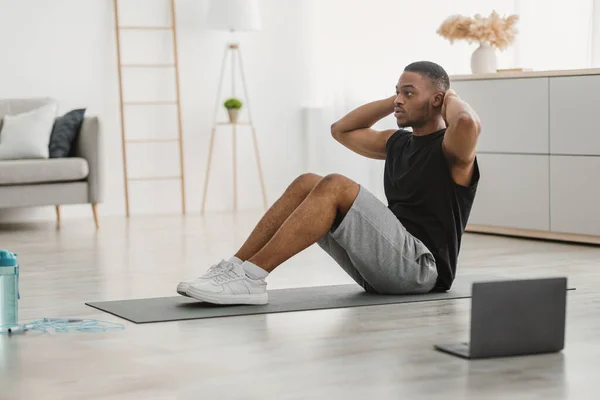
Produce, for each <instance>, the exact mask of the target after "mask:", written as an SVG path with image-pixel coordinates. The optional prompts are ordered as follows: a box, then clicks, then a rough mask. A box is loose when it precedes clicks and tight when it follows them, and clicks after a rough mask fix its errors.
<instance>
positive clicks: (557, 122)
mask: <svg viewBox="0 0 600 400" xmlns="http://www.w3.org/2000/svg"><path fill="white" fill-rule="evenodd" d="M451 86H452V88H453V89H454V90H456V92H457V93H458V94H459V95H460V96H461V97H462V98H463V99H464V100H466V101H467V102H468V103H469V104H471V105H472V106H473V108H474V109H475V110H476V111H477V113H478V114H479V116H480V117H481V120H482V133H481V136H480V139H479V143H478V147H477V152H478V162H479V166H480V170H481V182H480V184H479V189H478V193H477V197H476V199H475V203H474V205H473V210H472V212H471V216H470V218H469V225H468V226H467V231H471V232H486V233H498V234H507V235H514V236H523V237H536V238H545V239H556V240H565V241H575V242H587V243H597V244H600V123H599V122H598V121H599V120H600V69H590V70H572V71H540V72H537V71H536V72H511V73H496V74H485V75H462V76H453V77H451Z"/></svg>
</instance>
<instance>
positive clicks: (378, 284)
mask: <svg viewBox="0 0 600 400" xmlns="http://www.w3.org/2000/svg"><path fill="white" fill-rule="evenodd" d="M318 244H319V246H321V248H322V249H323V250H325V252H327V253H328V254H329V255H330V256H331V257H332V258H333V259H334V260H335V261H336V262H337V263H338V264H339V265H340V266H341V267H342V268H343V269H344V270H345V271H346V272H347V273H348V274H349V275H350V276H351V277H352V279H354V280H355V281H356V283H358V284H359V285H361V286H362V287H363V288H364V289H365V290H366V291H368V292H374V293H379V294H408V293H426V292H429V291H430V290H431V289H433V287H434V286H435V284H436V280H437V276H438V274H437V269H436V266H435V259H434V257H433V255H432V254H431V252H430V251H429V250H428V249H427V247H426V246H425V245H424V244H423V243H422V242H421V241H420V240H419V239H417V238H416V237H414V236H412V235H411V234H410V233H409V232H408V231H407V230H406V228H405V227H404V226H403V225H402V223H401V222H400V221H399V220H398V218H396V216H395V215H394V214H393V213H392V212H391V211H390V209H389V208H388V207H387V206H386V205H385V204H383V203H382V202H381V201H380V200H379V199H378V198H377V197H375V196H374V195H373V194H372V193H370V192H369V191H368V190H366V189H365V188H363V187H362V186H361V187H360V190H359V193H358V196H357V198H356V200H355V201H354V204H353V205H352V207H351V208H350V210H349V211H348V214H346V216H345V217H344V219H343V220H342V221H341V223H340V224H339V225H338V226H337V227H333V228H332V230H331V231H330V232H329V233H327V234H326V235H325V236H324V237H323V238H322V239H321V240H319V242H318Z"/></svg>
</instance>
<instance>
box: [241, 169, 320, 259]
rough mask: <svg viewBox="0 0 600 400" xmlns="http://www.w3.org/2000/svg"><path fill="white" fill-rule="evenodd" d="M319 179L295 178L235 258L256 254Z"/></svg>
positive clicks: (314, 175)
mask: <svg viewBox="0 0 600 400" xmlns="http://www.w3.org/2000/svg"><path fill="white" fill-rule="evenodd" d="M321 179H323V177H322V176H320V175H316V174H303V175H300V176H299V177H298V178H296V179H295V180H294V181H293V182H292V183H291V184H290V185H289V186H288V188H287V189H286V190H285V192H284V193H283V195H281V197H280V198H279V199H278V200H277V201H276V202H275V203H274V204H273V205H272V206H271V207H270V208H269V210H267V212H266V213H265V215H264V216H263V217H262V218H261V220H260V221H259V222H258V224H257V225H256V227H255V228H254V230H253V231H252V233H251V234H250V236H249V237H248V239H247V240H246V242H245V243H244V244H243V245H242V247H241V248H240V249H239V251H238V252H237V253H236V254H235V257H237V258H239V259H240V260H242V261H246V260H248V259H250V258H251V257H252V256H254V255H255V254H256V253H258V251H259V250H260V249H262V248H263V247H264V246H265V245H266V244H267V242H268V241H269V240H271V238H272V237H273V235H275V233H276V232H277V231H278V230H279V228H280V227H281V225H283V223H284V222H285V221H286V220H287V219H288V217H289V216H290V215H291V214H292V213H293V212H294V210H295V209H296V208H297V207H298V206H299V205H300V204H301V203H302V202H303V201H304V199H305V198H306V197H307V196H308V195H309V193H310V192H311V191H312V190H313V189H314V187H315V186H316V185H317V183H319V181H320V180H321Z"/></svg>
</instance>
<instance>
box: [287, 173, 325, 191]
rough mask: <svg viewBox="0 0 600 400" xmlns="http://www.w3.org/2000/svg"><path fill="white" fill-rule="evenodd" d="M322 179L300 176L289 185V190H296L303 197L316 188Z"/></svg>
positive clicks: (307, 175)
mask: <svg viewBox="0 0 600 400" xmlns="http://www.w3.org/2000/svg"><path fill="white" fill-rule="evenodd" d="M321 179H323V177H322V176H320V175H317V174H313V173H306V174H302V175H300V176H299V177H297V178H296V179H294V181H293V182H292V183H291V184H290V186H289V189H292V190H296V191H298V192H300V193H302V194H304V195H308V194H309V193H310V192H311V191H312V190H313V189H314V188H315V186H317V183H319V181H321Z"/></svg>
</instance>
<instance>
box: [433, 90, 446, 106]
mask: <svg viewBox="0 0 600 400" xmlns="http://www.w3.org/2000/svg"><path fill="white" fill-rule="evenodd" d="M442 104H444V93H442V92H437V93H436V94H434V95H433V102H432V104H431V105H432V106H433V107H435V108H437V107H441V106H442Z"/></svg>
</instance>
